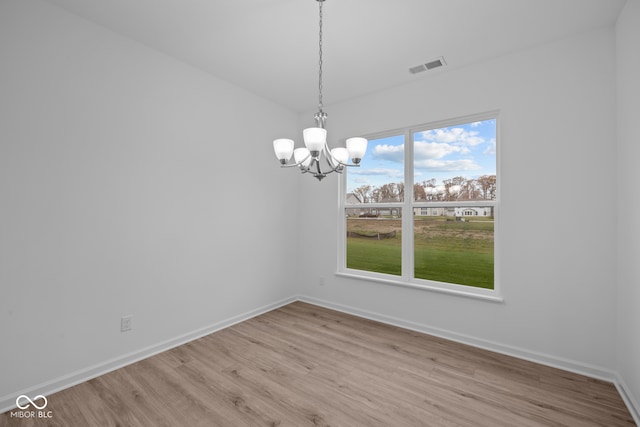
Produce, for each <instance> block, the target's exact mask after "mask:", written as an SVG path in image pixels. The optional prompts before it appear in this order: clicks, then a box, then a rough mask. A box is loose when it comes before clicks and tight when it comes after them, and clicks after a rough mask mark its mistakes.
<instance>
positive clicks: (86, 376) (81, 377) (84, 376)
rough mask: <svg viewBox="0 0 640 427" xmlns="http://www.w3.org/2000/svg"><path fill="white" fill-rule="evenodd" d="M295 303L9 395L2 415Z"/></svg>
mask: <svg viewBox="0 0 640 427" xmlns="http://www.w3.org/2000/svg"><path fill="white" fill-rule="evenodd" d="M296 300H297V298H296V297H289V298H285V299H283V300H281V301H277V302H274V303H271V304H267V305H265V306H262V307H258V308H256V309H254V310H251V311H248V312H246V313H242V314H239V315H237V316H233V317H231V318H229V319H225V320H222V321H220V322H217V323H214V324H213V325H210V326H207V327H205V328H201V329H198V330H195V331H193V332H189V333H187V334H184V335H180V336H177V337H175V338H172V339H169V340H167V341H163V342H161V343H158V344H154V345H152V346H149V347H146V348H143V349H140V350H137V351H134V352H132V353H129V354H126V355H124V356H121V357H117V358H115V359H111V360H107V361H105V362H102V363H99V364H96V365H93V366H90V367H88V368H86V369H80V370H78V371H75V372H72V373H70V374H67V375H63V376H61V377H58V378H55V379H53V380H51V381H47V382H45V383H42V384H38V385H36V386H33V387H29V388H27V389H24V390H18V391H16V392H15V393H10V394H8V395H5V396H2V397H0V414H2V413H4V412H7V411H10V410H12V409H14V408H16V398H17V397H18V396H20V395H23V394H24V395H27V396H37V395H44V396H49V395H51V394H53V393H56V392H58V391H61V390H64V389H66V388H69V387H72V386H74V385H76V384H80V383H82V382H85V381H88V380H90V379H93V378H96V377H98V376H100V375H104V374H106V373H108V372H111V371H114V370H116V369H119V368H122V367H124V366H127V365H130V364H132V363H135V362H138V361H140V360H143V359H146V358H148V357H151V356H154V355H156V354H158V353H162V352H163V351H167V350H170V349H172V348H174V347H178V346H180V345H182V344H186V343H188V342H190V341H193V340H195V339H198V338H202V337H204V336H206V335H209V334H211V333H213V332H216V331H219V330H221V329H224V328H227V327H229V326H232V325H235V324H236V323H240V322H243V321H245V320H248V319H251V318H252V317H256V316H259V315H260V314H263V313H266V312H268V311H271V310H274V309H276V308H279V307H282V306H283V305H287V304H290V303H292V302H294V301H296Z"/></svg>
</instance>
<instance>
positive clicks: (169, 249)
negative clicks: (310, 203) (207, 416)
mask: <svg viewBox="0 0 640 427" xmlns="http://www.w3.org/2000/svg"><path fill="white" fill-rule="evenodd" d="M0 58H2V59H1V64H2V65H1V66H0V287H1V288H0V342H1V343H2V344H0V408H1V407H2V406H3V405H5V407H6V405H7V404H12V403H13V401H15V398H16V397H17V395H18V393H19V392H22V391H25V390H32V389H34V387H35V389H38V387H40V386H42V385H43V384H45V385H46V384H49V386H51V385H52V384H53V385H55V384H57V383H56V381H57V380H60V381H61V383H64V381H66V380H65V378H67V380H68V379H69V378H72V379H73V378H75V377H73V374H74V373H76V374H77V373H78V372H80V373H82V372H84V370H89V371H91V369H95V368H96V367H100V366H102V365H103V364H105V363H107V362H114V360H115V362H114V363H116V364H117V361H118V360H120V359H121V358H122V357H124V356H126V355H130V354H135V353H136V352H140V351H144V349H147V348H149V347H150V346H151V347H153V346H157V345H158V344H159V343H164V342H166V341H167V340H172V339H175V338H176V337H180V336H182V335H183V334H189V333H193V331H197V330H199V329H201V328H207V327H209V326H211V325H215V324H217V323H218V322H224V321H225V320H228V319H230V318H234V316H239V315H242V314H243V313H248V312H252V311H253V310H259V309H260V308H264V307H265V306H270V305H273V304H277V303H278V302H280V301H282V300H285V299H287V298H291V297H292V296H294V295H295V293H296V290H295V287H294V285H295V284H294V282H293V281H292V271H290V270H288V269H287V268H286V265H285V263H284V260H286V259H293V258H294V256H295V247H294V246H295V240H294V238H293V237H290V236H293V235H294V234H293V233H287V232H283V230H290V229H292V228H293V229H295V227H296V212H295V204H294V203H293V202H292V199H293V198H292V197H291V196H292V195H293V194H294V192H295V191H296V190H297V181H296V180H294V179H291V177H290V176H288V174H285V173H283V172H282V171H281V170H280V168H278V167H277V161H276V159H275V156H274V155H273V150H272V147H271V141H272V140H273V139H274V137H276V135H278V133H280V132H282V130H283V129H290V130H291V132H292V133H294V132H295V131H296V129H297V115H296V114H294V113H292V112H290V111H288V110H285V109H283V108H280V107H278V106H276V105H274V104H272V103H271V102H268V101H266V100H264V99H261V98H258V97H256V96H254V95H252V94H250V93H247V92H246V91H244V90H241V89H239V88H236V87H234V86H232V85H230V84H227V83H225V82H223V81H220V80H218V79H216V78H214V77H212V76H210V75H208V74H205V73H203V72H200V71H198V70H196V69H193V68H191V67H189V66H186V65H184V64H183V63H180V62H178V61H176V60H174V59H172V58H169V57H167V56H165V55H163V54H160V53H158V52H156V51H153V50H150V49H148V48H146V47H145V46H143V45H140V44H136V43H134V42H131V41H130V40H127V39H125V38H122V37H120V36H118V35H115V34H113V33H111V32H108V31H106V30H104V29H102V28H101V27H98V26H96V25H94V24H92V23H90V22H88V21H85V20H82V19H80V18H77V17H75V16H73V15H70V14H68V13H66V12H64V11H62V10H61V9H58V8H55V7H53V6H51V5H48V4H43V3H40V2H38V1H36V0H5V1H2V2H0ZM276 187H277V188H279V190H278V191H274V190H273V189H274V188H276ZM130 314H131V315H133V316H134V319H133V330H132V331H130V332H127V333H120V317H121V316H123V315H130ZM69 375H71V377H68V376H69ZM45 388H46V387H45ZM0 412H2V411H0Z"/></svg>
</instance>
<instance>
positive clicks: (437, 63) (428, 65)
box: [409, 56, 447, 74]
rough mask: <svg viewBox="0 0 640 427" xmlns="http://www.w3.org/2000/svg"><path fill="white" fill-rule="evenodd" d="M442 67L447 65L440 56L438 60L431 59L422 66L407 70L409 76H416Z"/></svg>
mask: <svg viewBox="0 0 640 427" xmlns="http://www.w3.org/2000/svg"><path fill="white" fill-rule="evenodd" d="M443 65H447V63H446V62H444V58H443V57H442V56H441V57H439V58H435V59H432V60H430V61H428V62H426V63H424V64H420V65H416V66H415V67H411V68H409V72H410V73H411V74H417V73H421V72H423V71H426V70H433V69H434V68H438V67H442V66H443Z"/></svg>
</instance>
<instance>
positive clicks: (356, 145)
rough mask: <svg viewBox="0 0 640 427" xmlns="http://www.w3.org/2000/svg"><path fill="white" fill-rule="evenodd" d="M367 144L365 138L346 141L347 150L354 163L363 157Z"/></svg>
mask: <svg viewBox="0 0 640 427" xmlns="http://www.w3.org/2000/svg"><path fill="white" fill-rule="evenodd" d="M367 142H368V141H367V140H366V139H365V138H360V137H357V138H349V139H347V150H348V151H349V156H350V157H351V159H352V160H353V161H354V163H357V162H356V159H357V160H358V161H360V159H362V158H363V157H364V153H366V152H367Z"/></svg>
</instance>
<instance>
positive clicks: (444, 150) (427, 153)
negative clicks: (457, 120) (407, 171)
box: [413, 141, 468, 161]
mask: <svg viewBox="0 0 640 427" xmlns="http://www.w3.org/2000/svg"><path fill="white" fill-rule="evenodd" d="M413 150H414V152H413V156H414V158H415V159H416V161H421V160H426V159H441V158H443V157H445V156H447V155H449V154H452V153H458V154H464V153H465V152H467V151H468V149H467V148H464V147H458V146H455V145H451V144H446V143H438V142H425V141H416V142H415V144H414V147H413Z"/></svg>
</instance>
